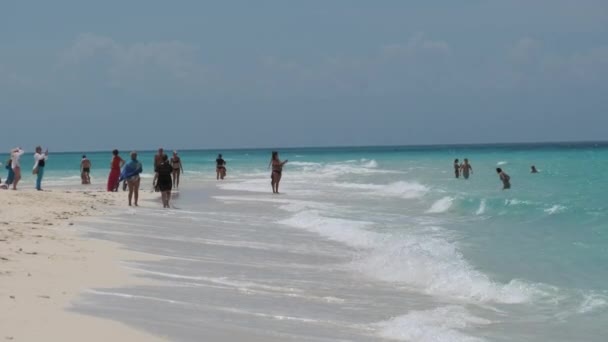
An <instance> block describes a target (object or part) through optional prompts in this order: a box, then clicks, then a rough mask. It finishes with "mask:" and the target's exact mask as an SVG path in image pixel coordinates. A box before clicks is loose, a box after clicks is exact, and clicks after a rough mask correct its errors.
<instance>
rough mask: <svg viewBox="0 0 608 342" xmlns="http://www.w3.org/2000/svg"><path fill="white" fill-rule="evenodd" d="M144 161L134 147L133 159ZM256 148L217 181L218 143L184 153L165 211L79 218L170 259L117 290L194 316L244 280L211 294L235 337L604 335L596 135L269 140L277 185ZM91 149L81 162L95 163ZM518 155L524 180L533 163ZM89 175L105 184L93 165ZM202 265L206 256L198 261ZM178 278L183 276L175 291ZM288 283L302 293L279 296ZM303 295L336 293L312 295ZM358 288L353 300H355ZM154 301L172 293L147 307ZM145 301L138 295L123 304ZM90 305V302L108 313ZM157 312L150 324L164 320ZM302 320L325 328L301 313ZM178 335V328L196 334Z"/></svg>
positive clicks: (606, 161) (604, 241)
mask: <svg viewBox="0 0 608 342" xmlns="http://www.w3.org/2000/svg"><path fill="white" fill-rule="evenodd" d="M151 155H152V154H143V156H142V158H141V160H143V161H144V168H146V162H147V161H148V160H150V162H151V159H152V157H151ZM268 155H269V152H268V151H262V150H239V151H236V150H235V151H224V157H225V159H226V161H227V162H228V179H227V180H226V181H224V182H215V180H214V178H215V174H214V164H213V160H214V158H215V153H212V152H208V151H186V152H183V153H182V159H183V161H184V167H185V169H186V174H185V177H184V182H185V183H184V185H183V190H182V191H181V192H180V195H179V198H178V199H177V201H176V205H177V206H179V207H180V210H174V211H171V212H164V211H145V210H140V211H138V212H125V213H123V215H122V216H119V217H117V218H115V220H117V222H114V223H113V224H112V225H111V226H112V227H117V228H116V229H115V230H116V231H114V228H113V229H112V232H113V233H112V232H107V231H105V229H101V228H100V227H93V228H91V229H92V233H93V234H96V236H98V237H102V238H110V239H114V240H117V241H121V242H125V243H126V244H127V246H128V247H129V248H135V249H140V250H146V251H149V252H151V253H155V254H160V255H166V256H170V257H172V258H173V259H170V261H166V262H162V263H150V264H144V265H135V266H133V265H131V266H133V267H135V268H137V269H140V270H144V271H147V272H148V273H144V276H148V277H154V278H160V279H163V280H166V281H168V284H167V285H166V286H160V287H158V288H156V289H143V288H142V289H124V290H116V291H118V292H120V293H123V292H124V293H129V294H130V295H136V294H137V295H146V296H149V297H155V298H156V297H157V296H158V298H164V299H167V298H171V300H173V301H176V302H180V303H181V302H184V303H195V304H196V305H198V306H197V307H196V309H192V308H190V309H188V310H194V311H188V310H186V309H183V308H181V309H180V308H173V309H175V310H176V311H171V312H172V313H175V312H178V311H179V312H180V315H177V314H176V316H175V317H176V319H177V317H182V316H183V314H184V313H185V312H188V313H189V315H193V317H196V316H197V315H199V314H200V317H199V318H200V320H202V321H205V320H209V319H210V318H209V315H210V314H211V313H210V311H208V310H211V309H209V307H210V305H211V304H209V305H207V304H205V303H207V302H206V298H207V297H208V296H216V295H217V296H220V298H224V297H222V296H228V297H230V295H228V294H226V293H221V294H213V293H212V292H210V291H212V290H211V289H210V288H211V287H213V286H220V287H221V288H225V287H227V288H230V289H231V290H230V291H237V292H238V291H240V290H235V289H234V288H237V289H240V288H242V290H243V291H244V292H242V293H240V294H241V295H242V298H241V296H240V295H239V296H238V298H237V299H234V301H233V302H231V304H230V305H226V306H227V307H229V308H230V310H232V309H234V310H241V309H242V310H245V311H246V312H247V313H241V315H245V316H246V317H249V318H247V319H245V318H242V319H239V318H237V316H239V314H237V313H235V312H233V311H222V312H225V313H226V316H225V319H226V320H228V321H229V322H230V324H228V323H226V325H225V326H224V328H225V329H224V330H222V329H219V328H218V329H217V333H218V334H220V335H221V334H227V335H221V336H230V332H231V331H234V333H235V334H237V333H239V332H240V333H244V334H249V333H251V331H254V330H255V329H254V325H257V324H261V325H262V326H263V327H265V329H267V330H271V331H275V332H277V334H278V335H276V336H274V335H268V334H266V333H262V332H260V335H259V336H260V338H261V339H264V338H266V339H268V338H274V339H277V340H280V339H284V338H289V339H303V338H310V339H313V338H315V339H323V338H329V339H336V338H343V339H348V340H352V339H355V340H366V339H370V338H380V337H385V338H396V339H403V340H414V341H469V340H472V341H476V340H492V341H493V340H505V341H507V340H518V341H545V340H554V341H570V340H584V341H603V340H604V336H605V335H606V334H607V333H608V328H606V327H605V322H606V319H608V286H607V285H606V284H607V282H608V272H606V265H607V264H608V247H607V246H608V216H607V215H608V211H607V210H606V209H607V208H606V201H605V198H606V196H605V194H606V193H607V192H608V183H607V182H606V181H605V180H604V175H605V174H606V173H607V171H608V148H607V146H606V145H596V144H579V145H513V146H460V147H433V148H400V147H390V148H350V149H349V148H339V149H291V150H283V151H281V158H284V159H289V161H290V162H289V163H288V164H287V165H286V167H285V170H284V172H283V181H282V184H281V192H283V194H282V195H278V196H273V195H271V194H269V192H270V184H269V182H270V179H269V172H268V169H267V165H268ZM78 157H79V156H77V155H69V154H65V155H57V156H55V157H54V158H53V159H52V160H55V161H56V164H55V166H57V169H51V166H50V165H53V164H52V163H53V162H51V161H50V162H49V169H47V175H48V182H49V183H51V184H62V185H70V184H73V183H74V182H75V181H74V178H73V177H74V176H75V177H76V179H77V176H78V174H77V171H72V170H71V169H69V168H68V167H67V166H66V167H63V168H59V167H58V165H59V164H61V165H64V166H65V165H66V164H67V160H71V159H76V164H77V162H78ZM106 158H107V156H106V155H105V154H104V155H101V154H100V155H97V154H94V155H92V156H91V159H93V162H94V165H103V160H104V159H106ZM454 158H460V159H461V160H462V159H463V158H469V160H470V161H471V164H472V166H473V174H472V176H471V178H470V179H469V180H463V179H455V178H454V176H453V171H452V161H453V159H454ZM532 164H534V165H536V166H537V168H538V169H539V170H540V173H539V174H530V172H529V168H530V165H532ZM498 165H499V166H500V167H502V168H503V169H504V170H505V171H506V172H507V173H508V174H509V175H510V176H511V181H512V185H513V188H512V189H511V190H509V191H502V190H501V186H500V185H501V184H500V182H499V180H498V177H497V175H496V172H495V170H494V169H495V168H496V167H497V166H498ZM55 166H53V167H55ZM94 170H95V168H94ZM94 172H95V173H94V176H95V179H100V181H103V177H104V175H105V173H106V172H105V171H104V170H97V171H94ZM145 172H146V171H145ZM70 177H72V178H70ZM76 181H77V180H76ZM201 192H204V193H205V194H207V195H208V194H211V197H212V198H206V197H205V196H206V195H205V196H203V195H202V194H201ZM134 222H139V224H140V226H137V227H136V228H134V227H132V226H130V225H132V224H133V223H134ZM158 222H164V223H165V224H163V225H158V224H157V223H158ZM153 223H154V224H153ZM226 227H227V228H228V230H227V231H226V229H223V228H226ZM104 231H105V232H104ZM102 232H104V233H102ZM126 233H129V234H133V235H132V236H131V235H128V234H127V235H124V234H126ZM144 233H145V234H144ZM121 234H122V235H121ZM148 235H149V236H148ZM175 257H177V258H178V259H175ZM180 258H181V259H180ZM191 259H192V260H195V261H192V260H191ZM201 260H202V261H201ZM197 262H202V263H200V264H197ZM215 262H217V265H221V267H219V266H218V267H216V268H211V269H209V267H210V265H212V264H214V263H215ZM288 265H289V266H293V267H294V268H293V269H290V268H289V266H288ZM241 267H243V268H241ZM254 270H258V271H257V272H256V271H254ZM336 270H338V271H336ZM150 271H154V272H157V273H156V274H155V273H150ZM175 275H181V276H184V277H186V278H175V277H174V276H175ZM172 277H173V278H172ZM187 277H194V278H195V279H190V278H187ZM196 277H199V278H196ZM201 277H202V278H201ZM260 277H261V278H260ZM218 279H221V281H222V282H226V283H229V284H230V285H226V284H223V283H222V284H221V285H218V284H217V281H218ZM186 280H187V281H186ZM191 282H194V283H196V284H198V285H196V284H194V285H192V284H190V285H184V283H191ZM201 282H202V283H204V286H201V285H200V283H201ZM243 283H245V284H248V285H243ZM343 283H349V284H350V283H353V284H360V285H361V287H359V286H358V285H357V286H355V285H349V286H348V289H344V288H341V287H340V284H343ZM210 284H211V285H213V286H211V285H210ZM239 284H240V285H239ZM252 284H253V285H252ZM172 286H173V287H172ZM260 286H262V288H263V290H260ZM267 286H270V287H269V288H267ZM285 288H293V289H294V291H295V290H298V291H301V292H298V291H296V292H294V293H291V294H292V295H294V294H302V296H303V297H298V296H297V295H294V296H293V297H290V296H287V295H286V294H285V292H286V290H285ZM316 289H322V290H323V291H322V292H323V293H322V294H319V293H317V292H315V291H316ZM99 291H104V290H99ZM125 291H126V292H125ZM247 291H250V293H249V292H247ZM256 291H262V292H264V291H270V292H271V293H272V294H267V293H261V294H259V293H257V292H256ZM287 292H289V291H287ZM146 293H147V294H146ZM243 293H246V294H247V295H244V294H243ZM277 293H280V295H279V294H277ZM100 296H103V295H101V294H99V293H98V294H90V298H89V299H90V300H91V301H92V302H95V298H97V299H99V297H100ZM273 296H274V297H273ZM106 297H107V296H106ZM114 297H115V298H114ZM114 297H112V298H113V300H114V301H118V302H121V303H123V302H124V301H125V298H126V297H116V296H114ZM309 297H310V298H309ZM313 297H314V298H317V297H319V298H325V297H327V298H337V300H338V303H323V304H322V305H321V304H319V305H318V306H316V305H315V304H313V303H314V302H315V300H314V299H311V298H313ZM343 297H346V298H343ZM358 297H364V298H365V300H363V301H364V302H365V303H361V302H357V301H356V300H355V301H353V300H354V299H353V298H358ZM121 298H122V299H121ZM133 298H134V297H133ZM286 298H298V299H297V300H296V302H297V303H293V302H292V303H290V302H289V300H288V299H286ZM131 299H132V298H131ZM131 299H130V300H131ZM332 300H333V299H332ZM340 300H343V301H341V302H340ZM131 302H132V303H133V301H131ZM127 303H129V301H127ZM162 303H165V304H167V305H169V304H170V303H169V302H156V304H154V305H157V306H160V307H162V308H164V305H165V304H162ZM146 305H150V303H148V301H145V300H143V302H137V305H136V308H139V309H134V310H136V311H137V310H140V311H141V310H142V309H143V308H144V307H146ZM201 305H202V307H203V308H201ZM214 305H215V306H218V305H219V304H218V303H215V304H214ZM115 308H123V309H124V308H128V305H125V304H124V303H123V304H121V305H119V306H115ZM173 309H172V310H173ZM216 309H217V308H216ZM216 309H214V310H216ZM224 309H226V308H224ZM254 309H255V310H254ZM299 309H301V311H299ZM83 310H84V309H83ZM96 310H97V311H96ZM96 310H89V311H91V312H97V313H99V312H105V313H106V315H109V316H111V317H112V315H114V314H116V312H114V311H112V309H111V308H109V307H106V308H105V309H104V308H103V306H102V308H97V309H96ZM104 310H106V311H104ZM180 310H186V311H180ZM196 310H202V311H201V312H200V313H197V312H198V311H196ZM256 310H257V311H256ZM85 311H86V310H85ZM254 311H255V312H256V313H257V314H258V315H257V316H255V319H254V318H251V313H252V312H254ZM138 312H139V311H138ZM213 312H215V311H213ZM216 313H217V312H216ZM324 313H331V314H328V315H327V316H325V315H324ZM156 314H157V315H158V317H156V316H155V317H156V318H154V317H150V319H151V320H152V321H154V319H159V320H160V319H161V318H162V314H161V313H156ZM117 315H118V314H117ZM148 315H151V313H148ZM118 316H120V315H118ZM120 317H121V318H123V319H124V317H123V316H120ZM277 317H292V318H290V319H280V318H277ZM192 319H194V318H192ZM250 319H252V320H254V321H255V322H256V323H255V324H249V323H250V322H251V321H249V320H250ZM315 319H316V320H320V321H322V322H323V323H319V322H317V323H313V322H310V321H307V320H315ZM178 321H179V319H178ZM212 321H213V320H212ZM213 322H215V321H213ZM247 322H249V323H247ZM295 322H297V323H295ZM328 322H331V323H328ZM130 323H132V324H136V325H137V322H132V321H130ZM175 324H178V323H175ZM184 324H185V323H184ZM143 325H144V326H145V327H146V328H148V329H150V326H149V324H148V325H146V324H143ZM185 325H186V326H188V324H185ZM205 326H207V327H211V326H213V324H211V325H205ZM328 326H333V327H339V328H327V327H328ZM307 327H308V328H307ZM166 328H167V329H169V331H174V330H175V329H173V330H172V329H171V328H169V327H166ZM326 328H327V329H326ZM184 329H185V328H184ZM252 329H253V330H252ZM157 330H159V331H160V330H162V329H157ZM188 331H189V332H190V335H179V334H177V335H175V339H176V340H195V337H196V336H197V334H199V333H202V330H200V331H199V330H197V329H193V330H192V329H191V330H188ZM256 331H257V330H256ZM279 332H280V334H279ZM220 335H217V336H218V337H219V336H220ZM254 335H255V334H254ZM256 336H258V335H256Z"/></svg>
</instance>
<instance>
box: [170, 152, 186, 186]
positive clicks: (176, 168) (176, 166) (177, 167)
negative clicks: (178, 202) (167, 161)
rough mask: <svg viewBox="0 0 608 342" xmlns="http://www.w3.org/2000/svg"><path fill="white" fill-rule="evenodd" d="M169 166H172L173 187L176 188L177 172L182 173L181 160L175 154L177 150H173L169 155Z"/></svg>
mask: <svg viewBox="0 0 608 342" xmlns="http://www.w3.org/2000/svg"><path fill="white" fill-rule="evenodd" d="M171 166H173V187H174V188H176V189H177V188H179V174H180V173H184V167H183V166H182V160H181V158H180V157H179V156H178V155H177V151H173V157H171Z"/></svg>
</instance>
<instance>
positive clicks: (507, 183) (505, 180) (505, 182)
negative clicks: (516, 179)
mask: <svg viewBox="0 0 608 342" xmlns="http://www.w3.org/2000/svg"><path fill="white" fill-rule="evenodd" d="M496 173H498V177H499V178H500V181H501V182H502V189H503V190H507V189H511V177H509V175H508V174H506V173H505V172H504V171H503V170H502V169H501V168H499V167H498V168H496Z"/></svg>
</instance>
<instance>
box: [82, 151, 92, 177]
mask: <svg viewBox="0 0 608 342" xmlns="http://www.w3.org/2000/svg"><path fill="white" fill-rule="evenodd" d="M80 180H81V182H82V184H91V161H90V160H89V159H88V158H87V156H86V155H84V154H83V155H82V160H81V161H80Z"/></svg>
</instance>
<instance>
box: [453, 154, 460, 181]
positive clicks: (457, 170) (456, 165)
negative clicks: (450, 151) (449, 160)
mask: <svg viewBox="0 0 608 342" xmlns="http://www.w3.org/2000/svg"><path fill="white" fill-rule="evenodd" d="M454 176H456V178H460V163H459V162H458V159H454Z"/></svg>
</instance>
